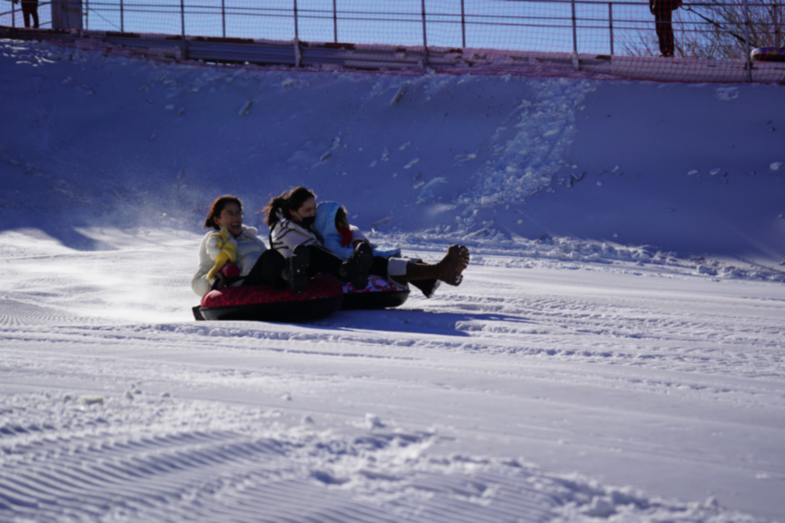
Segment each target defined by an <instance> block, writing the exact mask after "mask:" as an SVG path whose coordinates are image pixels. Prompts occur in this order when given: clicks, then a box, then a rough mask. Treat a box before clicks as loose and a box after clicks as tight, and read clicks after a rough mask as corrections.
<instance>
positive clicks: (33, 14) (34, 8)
mask: <svg viewBox="0 0 785 523" xmlns="http://www.w3.org/2000/svg"><path fill="white" fill-rule="evenodd" d="M22 15H23V16H24V18H25V27H30V19H31V18H32V19H33V27H35V28H36V29H38V2H37V1H33V2H29V1H25V0H22Z"/></svg>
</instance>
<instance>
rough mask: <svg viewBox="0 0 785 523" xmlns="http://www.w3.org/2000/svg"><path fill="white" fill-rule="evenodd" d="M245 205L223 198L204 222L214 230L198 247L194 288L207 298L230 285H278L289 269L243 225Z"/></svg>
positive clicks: (281, 258)
mask: <svg viewBox="0 0 785 523" xmlns="http://www.w3.org/2000/svg"><path fill="white" fill-rule="evenodd" d="M242 205H243V204H242V202H241V201H240V199H239V198H237V197H235V196H228V195H227V196H221V197H220V198H218V199H216V200H215V202H213V205H212V206H211V207H210V212H209V213H208V214H207V219H206V220H205V228H209V229H212V230H211V231H210V232H208V233H207V234H206V235H205V236H204V238H202V241H201V243H200V244H199V268H198V269H197V271H196V274H195V275H194V277H193V279H192V280H191V288H193V290H194V292H195V293H196V294H198V295H199V296H204V295H205V294H207V293H208V292H210V290H211V289H213V288H220V287H225V286H227V285H232V286H239V285H259V284H260V283H275V282H276V280H277V279H278V277H279V274H280V273H281V271H282V269H283V268H284V266H285V265H286V262H285V260H284V259H283V257H282V256H280V254H278V253H276V252H275V251H268V250H267V246H266V245H265V244H264V242H263V241H262V240H261V239H259V238H258V237H257V230H256V228H254V227H247V226H245V225H243V211H242Z"/></svg>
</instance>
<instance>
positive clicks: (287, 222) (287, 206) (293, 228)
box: [263, 187, 373, 290]
mask: <svg viewBox="0 0 785 523" xmlns="http://www.w3.org/2000/svg"><path fill="white" fill-rule="evenodd" d="M263 212H264V213H265V215H266V217H267V226H268V227H270V248H271V249H272V250H274V251H276V252H278V253H280V254H281V255H282V256H283V257H285V258H286V259H287V260H288V262H289V263H288V266H287V269H286V270H285V277H286V279H287V280H288V281H289V283H290V284H291V286H292V287H293V288H294V289H295V290H300V289H305V288H306V287H307V286H308V280H309V279H310V278H311V276H314V275H316V274H318V273H324V274H329V275H330V276H334V277H336V278H338V279H340V280H341V281H350V282H352V284H353V285H354V287H355V288H360V289H362V288H364V287H365V286H367V285H368V271H369V270H370V268H371V263H372V262H373V251H372V250H371V247H370V245H368V244H367V243H361V244H359V245H358V246H357V247H356V248H355V249H354V250H353V252H352V254H351V255H350V256H348V257H347V258H346V260H342V259H341V258H338V257H337V256H335V255H334V254H332V253H331V252H330V251H328V250H327V249H325V248H324V246H323V245H322V243H321V241H319V239H318V238H317V237H316V234H315V233H314V232H313V231H312V230H311V226H312V225H313V222H314V217H315V215H316V195H315V194H314V193H312V192H311V191H309V190H308V189H306V188H305V187H297V188H295V189H292V190H291V191H286V192H284V193H283V194H281V195H280V196H278V197H276V198H273V199H272V200H270V203H269V204H267V206H266V207H265V208H264V209H263Z"/></svg>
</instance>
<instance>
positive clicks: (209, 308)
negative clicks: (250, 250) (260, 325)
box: [194, 275, 343, 322]
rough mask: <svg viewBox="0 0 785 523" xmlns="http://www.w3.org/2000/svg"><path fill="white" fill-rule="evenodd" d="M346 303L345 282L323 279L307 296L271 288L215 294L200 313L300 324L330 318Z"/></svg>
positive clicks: (205, 299) (211, 316)
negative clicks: (344, 301)
mask: <svg viewBox="0 0 785 523" xmlns="http://www.w3.org/2000/svg"><path fill="white" fill-rule="evenodd" d="M342 303H343V288H342V286H341V282H339V281H338V280H336V279H335V278H332V277H330V276H321V275H319V276H315V277H313V278H311V280H310V282H309V283H308V288H307V289H306V290H305V291H303V292H294V290H292V289H291V287H287V288H286V289H283V290H276V289H274V288H273V287H272V286H271V285H251V286H248V287H225V288H223V289H218V290H213V291H210V292H208V293H207V294H205V295H204V297H203V298H202V305H201V307H199V310H198V312H199V313H201V316H202V317H203V318H204V319H206V320H246V321H283V322H297V321H308V320H313V319H317V318H323V317H325V316H329V315H330V314H332V313H333V312H335V311H337V310H338V309H340V308H341V305H342ZM196 313H197V311H196V310H194V315H195V316H196Z"/></svg>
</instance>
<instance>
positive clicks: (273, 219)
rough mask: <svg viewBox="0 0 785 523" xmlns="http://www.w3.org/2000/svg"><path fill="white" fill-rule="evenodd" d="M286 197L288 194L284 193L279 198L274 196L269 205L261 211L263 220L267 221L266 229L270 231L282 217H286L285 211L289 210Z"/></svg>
mask: <svg viewBox="0 0 785 523" xmlns="http://www.w3.org/2000/svg"><path fill="white" fill-rule="evenodd" d="M288 195H289V193H288V192H287V191H284V192H283V193H281V195H280V196H276V197H275V198H273V199H272V200H270V203H268V204H267V205H266V206H265V207H264V209H262V213H263V214H264V219H265V220H266V221H267V227H269V228H270V229H272V228H273V225H275V224H276V223H278V222H279V221H280V220H281V218H282V217H283V218H286V217H287V212H286V211H287V210H288V209H289V201H288V200H287V196H288Z"/></svg>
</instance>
